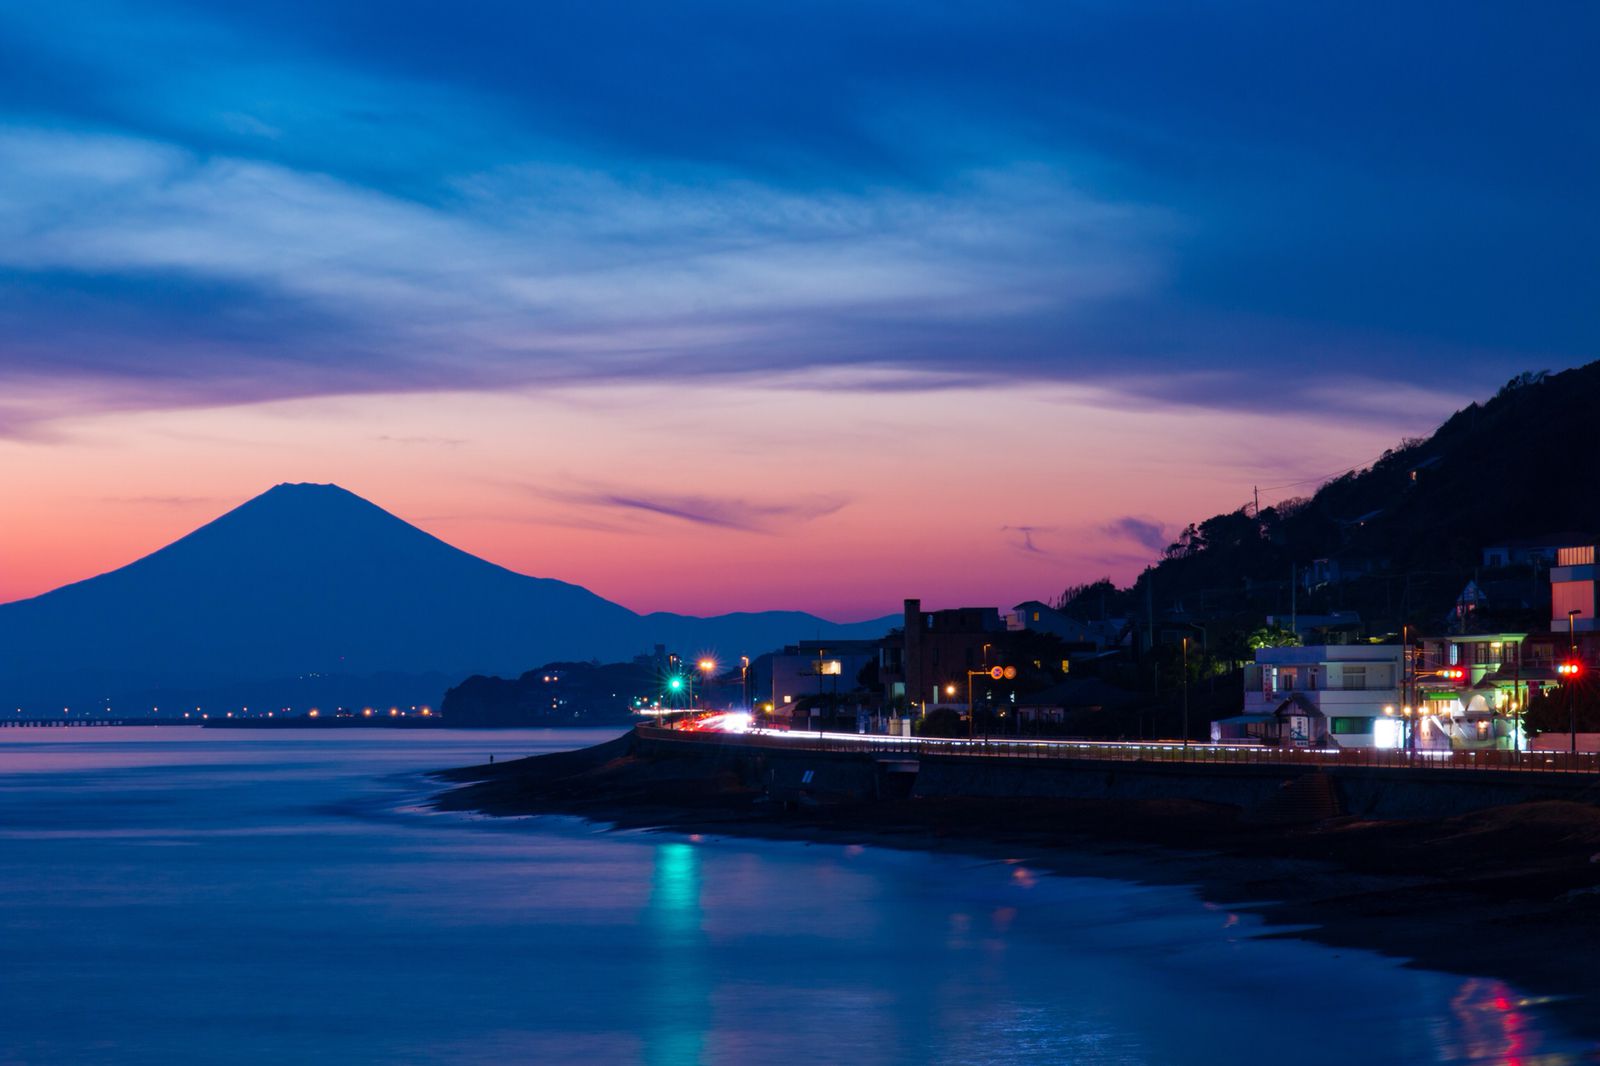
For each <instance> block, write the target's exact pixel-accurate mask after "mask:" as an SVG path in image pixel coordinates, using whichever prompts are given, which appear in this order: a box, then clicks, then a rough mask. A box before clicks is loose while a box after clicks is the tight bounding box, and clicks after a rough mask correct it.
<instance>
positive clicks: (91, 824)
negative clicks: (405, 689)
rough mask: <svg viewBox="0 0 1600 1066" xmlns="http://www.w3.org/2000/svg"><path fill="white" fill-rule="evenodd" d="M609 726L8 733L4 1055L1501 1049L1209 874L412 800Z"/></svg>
mask: <svg viewBox="0 0 1600 1066" xmlns="http://www.w3.org/2000/svg"><path fill="white" fill-rule="evenodd" d="M596 739H599V737H598V736H597V735H594V734H572V733H552V732H533V731H529V732H504V733H461V732H447V731H428V732H401V731H373V732H367V731H362V732H356V733H337V734H331V733H313V734H288V733H278V732H270V733H267V732H262V733H257V732H244V731H238V732H219V731H205V732H202V731H200V730H155V729H148V728H145V729H129V730H98V729H96V730H49V731H44V730H0V1063H9V1062H68V1061H70V1062H150V1063H157V1062H160V1063H166V1062H218V1061H228V1062H275V1063H276V1062H284V1061H318V1062H379V1061H385V1062H387V1061H403V1062H440V1063H444V1062H502V1061H528V1062H540V1063H562V1062H601V1063H612V1062H617V1063H630V1062H640V1063H649V1064H677V1063H696V1062H707V1063H719V1064H723V1063H725V1064H743V1063H754V1062H761V1063H768V1062H770V1063H786V1062H795V1063H802V1062H803V1063H826V1062H852V1063H901V1062H905V1063H922V1062H937V1063H986V1062H997V1061H999V1062H1019V1063H1061V1062H1072V1063H1105V1064H1133V1063H1140V1064H1144V1063H1149V1064H1168V1063H1202V1064H1210V1063H1218V1064H1221V1063H1228V1064H1230V1066H1231V1064H1237V1063H1256V1062H1291V1061H1292V1062H1297V1063H1306V1064H1311V1063H1339V1064H1347V1063H1354V1062H1360V1063H1363V1064H1381V1063H1429V1062H1434V1063H1469V1062H1470V1063H1476V1062H1507V1063H1518V1064H1520V1066H1558V1064H1560V1063H1566V1062H1574V1061H1577V1056H1578V1055H1579V1054H1580V1053H1581V1052H1582V1050H1583V1046H1582V1045H1581V1044H1579V1043H1577V1042H1575V1041H1572V1040H1570V1039H1567V1038H1564V1037H1563V1035H1562V1034H1561V1033H1560V1032H1559V1031H1558V1030H1556V1029H1555V1028H1554V1027H1553V1026H1552V1024H1551V1022H1550V1021H1549V1019H1548V1017H1546V1016H1545V1015H1544V1013H1543V1012H1542V1011H1541V1009H1540V1007H1539V1005H1538V1004H1537V1003H1530V1002H1527V1001H1526V1000H1525V998H1524V997H1522V996H1520V995H1519V994H1518V993H1517V992H1516V991H1515V990H1513V989H1510V988H1508V987H1506V986H1505V985H1503V984H1501V983H1499V982H1496V981H1488V980H1471V979H1466V980H1464V979H1462V978H1458V977H1450V976H1446V975H1440V974H1430V973H1423V972H1418V971H1412V970H1407V969H1403V968H1401V967H1400V966H1399V965H1398V964H1396V963H1394V962H1392V961H1390V960H1384V959H1380V958H1377V957H1375V956H1371V955H1367V954H1364V953H1361V952H1351V951H1333V950H1330V949H1326V948H1321V947H1318V946H1315V945H1311V944H1304V943H1298V942H1294V941H1281V940H1261V939H1254V938H1252V936H1251V933H1252V932H1253V931H1255V930H1256V929H1257V928H1258V927H1259V925H1258V922H1257V920H1256V919H1255V918H1254V917H1253V916H1251V915H1250V914H1249V913H1248V912H1240V911H1238V910H1230V909H1227V908H1217V907H1209V906H1206V905H1203V904H1201V903H1199V902H1198V901H1197V900H1195V898H1194V897H1193V896H1192V895H1191V894H1190V893H1189V892H1187V891H1186V890H1183V889H1181V888H1174V887H1161V886H1142V885H1133V884H1127V883H1123V882H1117V881H1109V880H1103V879H1096V878H1086V877H1085V878H1073V877H1055V876H1049V875H1047V874H1044V873H1042V872H1041V871H1040V870H1039V869H1038V868H1037V867H1036V866H1034V865H1030V864H1029V863H1028V862H1026V861H1015V862H1010V863H991V862H984V861H980V860H976V859H968V858H959V857H953V856H944V855H939V856H928V855H922V854H918V853H912V852H894V851H883V850H879V849H874V848H861V847H848V848H846V847H831V846H822V845H816V846H807V845H802V844H765V843H757V842H741V841H722V840H711V841H695V840H691V839H685V838H682V837H672V836H665V835H656V834H642V833H604V832H600V831H598V830H597V829H596V828H595V827H592V826H587V825H584V824H582V823H578V822H574V821H571V820H567V819H514V820H491V819H477V818H470V817H463V816H455V815H430V814H425V813H419V812H417V811H416V810H415V809H414V805H415V802H416V798H417V797H418V795H419V794H420V793H421V792H422V791H424V790H425V789H427V788H428V786H427V784H426V783H425V782H424V781H423V780H422V779H420V778H419V777H418V776H417V774H418V772H419V771H421V770H424V769H430V768H437V767H441V766H450V765H460V764H464V763H469V762H478V761H482V760H483V759H484V758H486V757H487V755H488V754H490V753H494V754H496V755H498V756H499V757H501V758H508V757H513V756H516V755H522V754H528V753H532V752H536V751H540V750H554V749H556V748H559V747H567V746H576V745H580V744H584V743H590V742H593V741H594V740H596Z"/></svg>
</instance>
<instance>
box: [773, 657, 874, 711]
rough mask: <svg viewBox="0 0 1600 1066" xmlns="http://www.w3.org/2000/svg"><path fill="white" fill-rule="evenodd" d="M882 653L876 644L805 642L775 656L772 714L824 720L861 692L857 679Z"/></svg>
mask: <svg viewBox="0 0 1600 1066" xmlns="http://www.w3.org/2000/svg"><path fill="white" fill-rule="evenodd" d="M879 651H880V649H879V642H878V641H876V640H832V641H829V640H803V641H801V642H800V643H798V644H790V645H788V646H787V647H785V648H784V649H783V650H782V651H780V652H775V653H773V656H772V662H771V666H770V669H771V671H772V692H771V700H772V713H773V714H774V715H775V716H777V717H778V718H780V719H781V718H789V719H790V720H791V721H793V720H794V719H796V718H800V719H810V718H822V717H825V715H824V711H827V710H831V709H833V708H834V707H836V706H837V705H838V704H839V703H840V702H841V701H842V700H848V698H849V697H852V696H853V694H856V693H858V692H859V690H860V689H861V683H860V681H859V680H858V679H859V678H860V677H861V673H862V671H863V670H865V669H866V668H867V667H868V666H873V665H875V664H877V662H878V658H879ZM852 702H853V701H852ZM797 712H799V713H797ZM852 713H853V712H852ZM794 724H797V725H799V724H801V723H799V722H795V723H794Z"/></svg>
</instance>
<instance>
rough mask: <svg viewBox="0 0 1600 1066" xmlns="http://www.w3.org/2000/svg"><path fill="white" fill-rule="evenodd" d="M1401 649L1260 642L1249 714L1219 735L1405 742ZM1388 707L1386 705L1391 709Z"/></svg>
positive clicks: (1368, 744) (1358, 743)
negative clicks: (1264, 644)
mask: <svg viewBox="0 0 1600 1066" xmlns="http://www.w3.org/2000/svg"><path fill="white" fill-rule="evenodd" d="M1402 659H1403V656H1402V650H1401V648H1400V646H1399V645H1395V644H1313V645H1310V646H1308V647H1299V648H1260V649H1257V651H1256V661H1255V662H1254V663H1251V664H1249V665H1247V666H1246V667H1245V672H1244V677H1245V682H1244V713H1243V715H1241V716H1240V717H1239V718H1238V719H1225V720H1224V721H1223V722H1219V723H1217V725H1218V727H1219V728H1218V729H1217V730H1214V731H1213V732H1214V735H1217V737H1218V739H1224V740H1226V739H1234V738H1238V737H1241V736H1249V737H1257V738H1259V739H1262V740H1264V741H1266V742H1268V743H1279V744H1285V745H1294V746H1322V745H1328V746H1337V747H1347V748H1372V747H1378V748H1398V747H1400V746H1401V741H1402V734H1403V733H1404V729H1403V727H1402V724H1401V716H1398V715H1397V714H1396V713H1395V711H1396V709H1397V708H1400V707H1402V706H1403V703H1402V699H1401V685H1402V681H1403V679H1404V673H1405V672H1404V669H1403V662H1402ZM1386 709H1387V711H1386Z"/></svg>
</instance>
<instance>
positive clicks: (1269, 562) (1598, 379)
mask: <svg viewBox="0 0 1600 1066" xmlns="http://www.w3.org/2000/svg"><path fill="white" fill-rule="evenodd" d="M1597 414H1600V362H1595V363H1591V364H1589V365H1587V366H1584V367H1579V368H1577V369H1574V370H1567V371H1563V372H1561V373H1557V374H1550V373H1544V372H1541V373H1529V374H1522V375H1519V376H1518V377H1516V378H1514V379H1512V380H1511V381H1510V382H1508V383H1507V384H1506V385H1505V387H1504V388H1502V389H1501V390H1500V392H1499V393H1498V394H1496V395H1495V396H1494V398H1493V399H1491V400H1489V401H1487V402H1485V403H1481V404H1479V403H1474V404H1470V405H1469V406H1467V407H1466V408H1464V409H1463V410H1461V411H1458V412H1456V413H1455V414H1454V415H1453V416H1451V418H1450V419H1449V420H1448V421H1446V422H1445V423H1444V425H1442V426H1440V427H1439V429H1438V430H1437V431H1436V432H1435V433H1434V434H1433V435H1432V436H1431V437H1428V438H1426V439H1423V440H1407V441H1403V442H1401V443H1400V444H1399V445H1398V446H1397V447H1395V448H1394V449H1392V450H1390V451H1388V452H1385V453H1384V455H1383V456H1382V458H1380V459H1379V460H1378V461H1377V462H1375V463H1374V464H1373V465H1372V466H1371V467H1370V468H1367V469H1363V470H1357V471H1351V472H1349V473H1346V474H1344V475H1342V476H1340V477H1338V478H1335V479H1334V480H1332V481H1330V482H1328V483H1327V484H1325V485H1323V486H1322V487H1321V488H1320V489H1318V490H1317V492H1316V493H1315V495H1313V496H1311V497H1309V498H1297V499H1290V500H1284V501H1281V502H1279V503H1277V504H1275V505H1273V506H1263V507H1261V509H1260V512H1259V514H1257V513H1254V509H1253V508H1242V509H1240V510H1238V511H1235V512H1233V513H1231V514H1221V515H1215V516H1213V517H1211V518H1208V519H1206V520H1205V521H1203V522H1198V523H1195V524H1192V525H1190V526H1188V527H1187V528H1186V529H1184V530H1183V532H1182V533H1181V534H1180V535H1179V537H1178V539H1177V541H1176V542H1175V543H1173V544H1171V545H1170V546H1169V547H1168V548H1167V549H1166V551H1165V552H1164V553H1163V557H1162V559H1161V560H1160V561H1159V562H1156V563H1155V565H1154V566H1153V568H1152V569H1150V570H1148V571H1146V572H1145V574H1143V575H1142V576H1141V577H1140V578H1139V579H1138V580H1137V581H1136V582H1135V583H1134V585H1133V587H1132V588H1130V589H1123V590H1113V589H1110V588H1108V587H1106V586H1105V585H1104V584H1101V585H1097V586H1091V587H1090V588H1089V589H1075V590H1068V594H1067V596H1065V597H1064V600H1067V601H1073V602H1069V604H1068V606H1069V608H1070V609H1072V610H1073V612H1074V613H1077V614H1083V615H1090V614H1094V613H1097V612H1106V611H1109V612H1112V613H1118V614H1124V615H1128V616H1140V615H1142V614H1143V613H1144V611H1145V605H1146V603H1147V602H1148V603H1149V604H1150V605H1151V606H1152V607H1153V608H1154V611H1155V613H1156V615H1157V616H1158V617H1160V616H1161V615H1163V614H1166V615H1169V616H1170V615H1172V614H1174V613H1176V614H1179V615H1182V616H1187V617H1191V618H1196V619H1200V618H1205V617H1211V618H1219V617H1221V616H1223V615H1226V614H1228V613H1230V612H1238V613H1249V612H1252V611H1253V612H1258V613H1259V612H1261V611H1263V610H1264V611H1268V612H1270V611H1273V610H1283V609H1285V608H1286V607H1287V595H1288V588H1289V577H1290V574H1291V573H1292V572H1297V571H1298V572H1303V571H1304V569H1305V568H1306V567H1310V566H1312V565H1313V563H1314V561H1316V560H1331V562H1332V565H1333V566H1334V567H1337V568H1338V569H1337V571H1336V573H1337V574H1338V575H1339V576H1338V577H1337V578H1336V579H1335V580H1332V581H1326V582H1321V581H1314V582H1312V584H1319V585H1320V586H1321V587H1320V588H1318V589H1317V590H1316V591H1315V592H1313V593H1311V594H1310V595H1309V596H1308V595H1307V594H1305V593H1302V595H1301V597H1300V600H1299V602H1298V604H1297V606H1298V607H1299V608H1300V609H1301V610H1302V611H1305V610H1316V609H1319V608H1320V609H1334V608H1344V609H1357V610H1360V611H1362V612H1363V614H1364V615H1365V616H1366V617H1367V618H1368V619H1369V620H1370V621H1372V622H1375V623H1376V622H1380V621H1384V620H1387V621H1391V622H1394V623H1398V622H1400V621H1423V622H1425V623H1426V622H1434V621H1436V620H1437V614H1438V613H1440V612H1443V611H1446V610H1448V608H1449V607H1450V605H1451V604H1452V603H1453V602H1454V599H1455V597H1456V596H1457V595H1458V594H1459V592H1460V591H1461V588H1462V586H1463V584H1464V583H1465V582H1466V581H1467V580H1470V579H1473V578H1474V577H1478V578H1480V579H1485V580H1487V576H1486V575H1484V574H1482V572H1481V562H1482V550H1483V548H1484V547H1485V546H1489V545H1493V544H1497V543H1504V542H1506V541H1513V540H1522V539H1530V538H1539V537H1546V536H1550V535H1552V534H1558V533H1568V532H1576V533H1586V534H1591V535H1592V534H1593V533H1594V532H1595V531H1600V447H1597V446H1596V440H1595V432H1596V429H1597V428H1600V419H1597ZM1328 569H1329V564H1328V563H1323V564H1321V567H1320V570H1319V571H1318V573H1326V572H1327V571H1328ZM1488 576H1493V575H1488ZM1504 576H1505V577H1506V578H1507V579H1508V580H1515V579H1516V578H1517V575H1515V574H1506V575H1504ZM1147 584H1148V586H1149V587H1148V589H1147V587H1146V586H1147Z"/></svg>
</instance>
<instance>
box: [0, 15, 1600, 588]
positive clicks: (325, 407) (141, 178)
mask: <svg viewBox="0 0 1600 1066" xmlns="http://www.w3.org/2000/svg"><path fill="white" fill-rule="evenodd" d="M1597 42H1600V7H1596V6H1594V5H1593V4H1591V3H1587V2H1574V3H1550V4H1543V5H1537V6H1535V7H1531V8H1530V7H1525V6H1519V5H1510V4H1506V5H1489V4H1472V3H1465V4H1452V5H1416V6H1414V7H1408V6H1405V5H1388V4H1385V5H1377V4H1373V5H1337V6H1328V7H1327V8H1325V9H1324V8H1320V7H1314V6H1313V5H1282V4H1273V5H1269V4H1260V5H1257V4H1233V5H1229V6H1227V7H1226V8H1223V7H1219V6H1214V5H1189V4H1175V5H1172V6H1171V7H1160V6H1155V7H1150V6H1135V5H1124V4H1108V3H1100V2H1090V3H1080V4H1071V3H1062V4H1036V5H1026V4H1005V3H996V2H993V0H990V2H987V3H983V4H971V5H956V4H949V5H937V4H920V3H919V4H888V3H885V4H877V5H872V6H870V7H869V6H868V5H861V4H829V3H811V4H806V5H802V6H796V7H792V8H787V9H780V8H778V7H776V6H775V5H768V4H750V3H737V4H734V3H730V4H725V5H718V4H676V5H662V4H643V3H639V4H626V3H604V2H593V0H590V2H585V3H581V4H576V3H575V4H523V3H497V2H485V3H475V4H467V5H438V6H425V5H417V4H371V3H368V4H354V3H347V2H343V0H318V2H316V3H310V2H306V0H274V2H272V3H266V2H263V0H244V2H242V3H233V4H228V5H222V4H201V3H192V2H171V0H168V2H162V0H150V2H144V3H139V4H119V3H108V2H104V0H88V2H79V0H52V2H51V3H48V4H21V3H10V4H6V5H3V6H0V500H4V502H5V508H6V516H5V521H4V522H3V523H0V600H8V599H13V598H17V597H22V596H30V595H34V594H37V593H40V592H43V591H46V590H47V589H49V588H52V587H54V586H56V585H59V584H62V583H64V582H67V581H72V580H77V579H80V578H83V577H87V576H90V575H92V574H95V573H98V572H101V571H104V570H107V569H110V568H113V567H116V566H119V565H122V564H124V563H126V562H129V561H131V560H133V559H134V558H136V557H138V556H140V555H143V554H145V553H147V552H149V551H151V550H153V549H155V548H157V547H159V546H161V545H162V544H164V543H166V542H168V541H170V540H172V539H174V538H175V537H177V536H179V535H181V534H183V533H185V532H187V531H188V530H190V529H192V528H193V527H195V526H197V525H199V524H201V523H203V522H205V521H208V520H210V519H211V518H214V517H216V516H217V515H218V514H220V513H222V512H223V511H225V510H227V509H229V508H231V507H233V506H235V505H237V504H239V503H241V502H243V501H244V500H245V499H247V498H249V497H251V496H254V495H256V494H258V493H259V492H261V491H263V490H265V489H267V488H269V487H270V486H272V485H273V484H275V483H278V482H283V481H332V482H337V483H338V484H340V485H343V486H344V487H346V488H348V489H350V490H351V491H353V492H356V493H359V494H360V495H362V496H365V497H367V498H368V499H370V500H372V501H373V502H375V503H377V504H379V505H381V506H383V507H385V508H387V509H389V510H391V511H393V512H395V513H396V514H398V515H399V516H401V517H402V518H405V519H407V520H409V521H412V522H414V523H416V524H418V525H420V526H422V527H423V528H425V529H427V530H428V531H429V532H432V533H434V534H436V535H438V536H440V537H442V538H444V539H445V540H448V541H450V542H452V543H454V544H456V545H459V546H460V547H462V548H465V549H467V550H469V551H472V552H475V553H477V554H479V555H482V556H484V557H486V558H488V559H491V560H493V561H495V562H497V563H501V564H503V565H506V566H509V567H511V568H513V569H516V570H520V571H523V572H526V573H531V574H536V575H540V576H547V577H558V578H562V579H565V580H568V581H573V582H577V583H580V584H583V585H586V586H588V587H589V588H592V589H593V590H595V591H596V592H598V593H600V594H602V595H605V596H607V597H610V598H612V599H614V600H617V601H619V602H621V603H623V604H625V605H627V606H629V607H632V608H634V609H636V610H657V609H670V610H680V611H689V612H694V613H713V612H721V611H728V610H741V609H761V608H779V607H783V608H801V609H808V610H813V611H817V612H819V613H821V614H824V615H827V616H830V617H834V618H838V619H850V618H860V617H865V616H868V615H876V614H882V613H886V612H889V611H892V610H895V609H897V607H898V604H899V601H900V600H901V599H902V598H904V597H906V596H920V597H922V598H923V599H924V601H925V602H927V603H928V604H929V605H930V606H954V605H956V604H958V603H981V604H998V605H1000V606H1003V607H1006V606H1010V605H1011V604H1014V603H1016V602H1017V601H1019V600H1021V599H1024V598H1029V597H1039V598H1049V597H1051V596H1054V595H1055V594H1057V593H1058V592H1059V591H1060V590H1061V589H1062V588H1063V587H1064V586H1066V585H1067V584H1070V583H1073V582H1078V581H1084V580H1092V579H1094V578H1097V577H1100V576H1102V575H1108V574H1109V575H1110V576H1112V577H1114V578H1117V579H1118V580H1126V579H1127V578H1129V577H1131V576H1132V575H1134V574H1135V573H1137V572H1138V570H1139V569H1140V568H1141V567H1142V566H1143V565H1144V564H1145V563H1147V562H1148V561H1150V560H1152V559H1153V558H1154V557H1155V556H1156V554H1157V553H1158V552H1159V550H1160V548H1161V546H1162V545H1163V544H1165V543H1166V542H1167V541H1169V540H1170V539H1171V538H1172V535H1173V534H1174V533H1175V532H1176V531H1177V529H1179V528H1181V527H1182V525H1183V524H1185V523H1187V522H1189V521H1192V520H1196V519H1199V518H1203V517H1206V516H1208V515H1210V514H1213V513H1215V512H1218V511H1223V510H1229V509H1232V508H1234V507H1237V506H1239V505H1240V504H1242V503H1244V502H1245V501H1246V500H1248V499H1249V497H1250V492H1251V487H1252V485H1259V486H1261V487H1262V498H1263V503H1266V502H1270V501H1272V500H1276V499H1278V498H1282V497H1287V496H1292V495H1297V494H1305V493H1307V492H1309V491H1310V490H1311V489H1313V488H1314V487H1315V485H1316V483H1317V481H1318V480H1319V479H1320V478H1323V477H1326V476H1328V475H1330V474H1333V473H1336V472H1338V471H1340V470H1342V469H1344V468H1346V467H1349V466H1352V465H1356V464H1362V463H1365V462H1368V461H1370V460H1371V459H1372V458H1374V457H1375V456H1377V455H1378V454H1379V453H1380V452H1381V451H1383V449H1385V448H1386V447H1389V446H1391V445H1393V444H1394V443H1395V442H1396V441H1397V440H1398V439H1399V438H1401V437H1403V436H1412V435H1422V434H1425V433H1427V432H1430V431H1431V430H1432V429H1433V428H1434V427H1436V426H1437V425H1438V423H1439V422H1440V421H1441V420H1442V419H1443V418H1444V417H1446V416H1447V415H1448V414H1449V413H1450V412H1451V411H1452V410H1454V409H1456V408H1457V407H1460V406H1462V405H1463V404H1465V403H1467V402H1469V401H1470V400H1473V399H1482V398H1485V397H1486V396H1487V395H1489V394H1492V393H1493V392H1494V390H1495V389H1496V388H1498V387H1499V386H1500V385H1501V384H1502V383H1504V382H1505V380H1506V379H1507V378H1509V377H1511V376H1512V375H1513V374H1516V373H1518V372H1521V371H1524V370H1530V369H1533V370H1537V369H1544V368H1550V369H1559V368H1562V367H1566V366H1572V365H1576V364H1579V363H1583V362H1587V361H1589V360H1591V359H1594V358H1597V357H1600V316H1597V315H1596V313H1595V308H1596V297H1597V294H1600V251H1597V250H1600V212H1596V210H1595V206H1594V196H1595V186H1596V181H1597V175H1600V119H1597V115H1600V109H1597V107H1596V103H1597V99H1600V91H1597V78H1596V73H1595V66H1594V62H1595V60H1594V56H1595V50H1596V44H1597Z"/></svg>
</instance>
